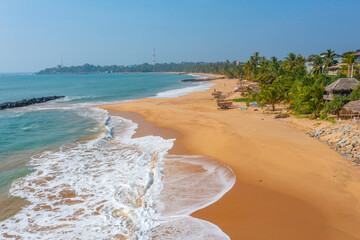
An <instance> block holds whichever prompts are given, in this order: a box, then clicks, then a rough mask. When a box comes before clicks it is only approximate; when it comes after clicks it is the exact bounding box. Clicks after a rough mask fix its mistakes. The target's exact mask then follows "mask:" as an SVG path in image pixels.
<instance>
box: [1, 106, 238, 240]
mask: <svg viewBox="0 0 360 240" xmlns="http://www.w3.org/2000/svg"><path fill="white" fill-rule="evenodd" d="M80 112H81V114H83V115H84V116H86V117H92V118H94V119H96V120H97V121H99V123H100V124H101V125H105V127H106V128H107V132H106V133H104V134H103V135H102V136H101V137H99V138H98V139H94V140H89V141H80V142H77V143H72V144H67V145H64V146H62V147H60V148H59V149H57V150H54V151H45V152H43V153H41V154H39V155H36V156H34V157H32V160H31V162H30V164H31V165H32V166H34V169H35V170H36V171H34V172H33V173H31V174H29V175H27V176H25V177H23V178H20V179H18V180H16V181H15V182H14V183H13V184H12V187H11V189H10V193H11V195H13V196H17V197H22V198H26V199H27V200H29V202H30V204H29V205H27V206H25V207H24V208H23V209H22V210H21V211H20V212H19V213H17V214H16V215H14V216H12V217H10V218H8V219H6V220H4V221H3V222H1V223H0V226H1V228H0V236H1V237H5V238H6V239H139V240H149V239H159V240H180V239H187V240H200V239H203V240H205V239H216V240H222V239H229V237H228V236H227V235H226V234H224V233H223V232H222V231H221V229H220V228H218V227H217V226H215V225H214V224H212V223H209V222H206V221H203V220H200V219H196V218H192V217H190V216H188V215H187V214H190V213H191V212H193V211H195V210H197V209H199V208H202V207H204V206H207V205H209V204H210V203H212V202H214V201H216V200H217V199H218V198H220V197H221V196H222V195H223V194H224V193H225V192H227V191H228V190H229V189H230V188H231V186H232V185H233V180H234V178H233V179H231V178H229V176H230V175H229V174H226V173H225V172H224V171H222V170H221V167H220V168H219V166H217V165H216V164H215V165H216V166H215V165H214V166H212V165H211V164H210V165H209V164H208V163H206V164H205V163H203V162H201V161H197V160H196V159H198V158H199V157H186V156H177V157H174V156H169V157H166V155H167V152H168V150H169V149H171V147H172V146H173V141H174V139H168V140H165V139H163V138H161V137H157V136H145V137H141V138H132V135H133V134H134V133H135V129H136V128H137V124H135V123H133V122H132V121H130V120H127V119H123V118H121V117H109V116H108V114H107V112H106V111H105V110H101V109H97V110H96V111H94V112H92V111H90V110H89V111H85V112H84V111H80ZM182 158H184V159H186V161H184V164H194V166H195V165H201V166H202V167H203V168H204V170H206V171H205V172H206V173H205V175H203V176H202V177H201V176H199V175H198V174H195V175H194V174H191V175H189V179H191V181H183V180H182V179H183V178H186V176H184V175H181V174H184V172H179V173H178V175H176V174H175V175H174V176H167V177H170V179H173V180H174V181H170V182H169V181H165V182H164V183H163V181H162V178H163V174H162V171H163V169H164V166H165V165H166V164H167V162H168V161H170V162H171V161H172V162H174V161H181V159H182ZM217 170H220V171H219V174H217V173H215V172H216V171H217ZM214 176H217V177H218V178H217V179H215V180H216V181H215V182H219V184H215V185H214V184H211V185H209V186H208V187H207V188H202V190H201V189H200V191H202V192H203V193H204V194H201V195H198V193H196V192H193V195H192V194H191V193H185V192H184V189H183V187H184V186H188V187H189V190H190V192H191V191H192V190H195V189H198V188H199V187H202V186H203V187H204V185H203V184H204V181H206V182H211V181H209V180H210V179H211V178H213V177H214ZM229 179H230V181H227V180H229ZM165 180H166V179H165ZM215 182H214V183H215ZM182 183H183V184H182ZM164 184H165V185H164ZM189 184H190V185H191V186H192V187H191V186H190V185H189ZM176 187H178V190H179V191H177V192H178V193H180V195H179V194H178V195H176ZM174 191H175V192H174ZM169 194H171V195H172V197H173V198H171V197H170V195H169ZM196 194H197V195H198V196H199V197H198V198H196V199H195V201H190V205H189V204H187V203H188V202H189V200H191V195H192V196H194V197H195V196H196ZM175 197H178V198H179V199H175ZM156 206H158V207H156ZM176 206H177V207H176ZM171 208H174V209H173V211H167V213H166V211H165V209H171Z"/></svg>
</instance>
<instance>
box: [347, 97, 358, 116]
mask: <svg viewBox="0 0 360 240" xmlns="http://www.w3.org/2000/svg"><path fill="white" fill-rule="evenodd" d="M343 109H344V110H345V111H346V112H348V113H353V114H354V113H355V114H356V113H360V100H357V101H352V102H348V103H347V104H345V105H344V106H343Z"/></svg>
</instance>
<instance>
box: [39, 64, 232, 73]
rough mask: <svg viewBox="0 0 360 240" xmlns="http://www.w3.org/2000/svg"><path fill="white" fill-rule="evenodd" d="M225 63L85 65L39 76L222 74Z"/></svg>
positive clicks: (54, 69)
mask: <svg viewBox="0 0 360 240" xmlns="http://www.w3.org/2000/svg"><path fill="white" fill-rule="evenodd" d="M224 64H225V63H223V62H217V63H205V62H196V63H195V62H182V63H157V64H155V65H153V64H148V63H144V64H140V65H131V66H119V65H111V66H99V65H97V66H95V65H91V64H84V65H82V66H71V67H63V66H57V67H53V68H46V69H44V70H41V71H40V72H38V73H37V74H89V73H125V72H134V73H135V72H144V73H145V72H201V73H221V72H222V70H223V68H224Z"/></svg>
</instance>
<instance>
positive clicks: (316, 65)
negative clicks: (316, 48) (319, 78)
mask: <svg viewBox="0 0 360 240" xmlns="http://www.w3.org/2000/svg"><path fill="white" fill-rule="evenodd" d="M323 65H324V61H323V58H322V57H320V56H316V57H315V58H314V60H313V62H312V63H311V66H312V67H313V68H312V69H311V72H312V74H320V73H322V72H323Z"/></svg>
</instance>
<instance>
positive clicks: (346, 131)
mask: <svg viewBox="0 0 360 240" xmlns="http://www.w3.org/2000/svg"><path fill="white" fill-rule="evenodd" d="M308 135H309V136H311V137H314V138H316V139H318V140H320V141H322V142H324V143H326V144H328V145H330V146H331V147H332V148H334V149H335V150H336V151H337V152H339V153H340V154H341V155H342V156H344V157H345V158H346V159H349V160H352V161H353V163H355V164H356V165H358V166H360V126H352V125H341V124H336V125H331V126H327V127H324V128H318V129H315V130H314V131H311V132H309V133H308Z"/></svg>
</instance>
